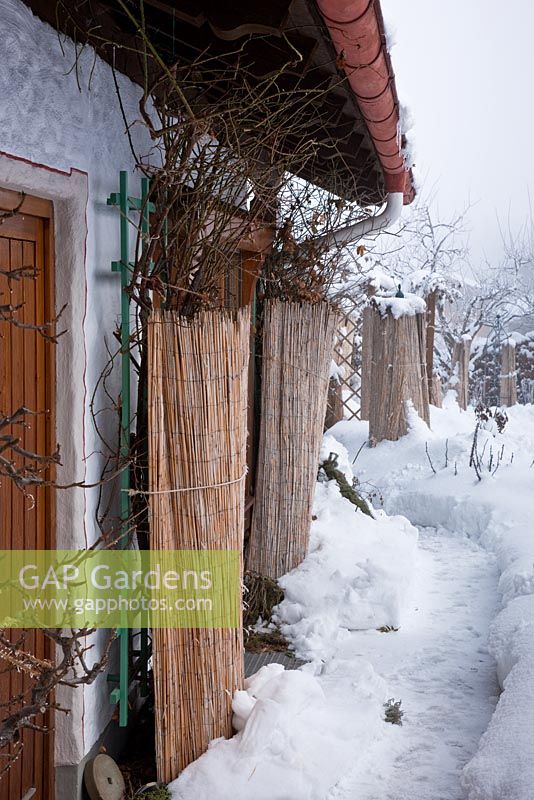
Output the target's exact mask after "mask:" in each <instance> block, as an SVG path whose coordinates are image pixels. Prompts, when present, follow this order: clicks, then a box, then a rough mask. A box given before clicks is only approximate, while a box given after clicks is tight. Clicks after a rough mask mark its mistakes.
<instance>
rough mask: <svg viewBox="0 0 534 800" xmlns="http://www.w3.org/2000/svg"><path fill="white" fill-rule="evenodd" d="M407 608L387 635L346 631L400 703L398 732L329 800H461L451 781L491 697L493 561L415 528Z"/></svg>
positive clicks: (456, 540)
mask: <svg viewBox="0 0 534 800" xmlns="http://www.w3.org/2000/svg"><path fill="white" fill-rule="evenodd" d="M420 548H421V550H420V564H419V568H418V570H417V575H418V578H417V581H418V582H417V584H416V586H415V591H414V596H413V600H412V607H411V609H410V610H409V612H408V613H407V615H406V619H405V622H404V624H403V626H402V628H401V630H399V631H398V632H396V633H378V632H374V631H369V632H364V633H355V634H354V635H353V637H352V640H351V643H350V645H349V646H348V648H347V652H346V653H345V654H344V655H345V656H346V657H348V658H350V656H351V655H352V654H355V653H360V654H361V655H363V656H364V657H365V658H367V659H369V661H371V663H372V664H373V666H374V667H375V669H376V671H377V672H378V673H380V674H381V675H383V676H384V678H385V679H386V681H387V683H388V685H389V687H390V690H391V694H392V696H394V698H395V699H396V700H398V699H401V700H402V708H403V709H404V712H405V714H404V718H403V725H402V727H398V726H394V725H391V726H387V727H388V735H387V737H386V738H385V740H382V741H381V742H380V743H379V744H378V745H377V746H375V747H374V748H373V749H372V751H371V753H370V755H369V757H367V758H366V762H365V766H364V767H363V770H362V767H361V765H360V768H359V769H358V770H357V772H356V773H355V774H354V775H353V776H352V777H350V778H347V779H345V780H343V781H342V782H341V783H340V784H338V786H337V787H336V789H334V790H333V791H332V793H331V795H330V798H331V800H334V799H335V800H463V798H464V797H465V794H464V792H463V791H462V789H461V786H460V775H461V771H462V768H463V767H464V765H465V764H466V762H467V761H468V760H469V759H470V758H471V756H472V755H473V754H474V752H475V750H476V748H477V744H478V741H479V739H480V736H481V735H482V733H483V732H484V730H485V729H486V727H487V725H488V722H489V719H490V717H491V715H492V713H493V710H494V708H495V704H496V700H497V692H498V687H497V681H496V676H495V666H494V663H493V660H492V658H491V657H490V656H489V655H488V653H487V650H486V639H487V633H488V626H489V623H490V622H491V620H492V619H493V617H494V616H495V613H496V604H497V597H498V593H497V589H496V586H497V570H496V567H495V564H494V560H493V558H492V557H491V556H490V555H488V553H487V552H486V551H485V550H482V549H481V548H480V547H479V546H477V545H476V544H475V543H473V542H471V541H470V540H469V539H467V538H465V537H463V536H455V535H453V534H451V533H449V532H445V531H441V532H440V531H436V530H435V529H433V528H426V529H425V528H423V529H421V539H420Z"/></svg>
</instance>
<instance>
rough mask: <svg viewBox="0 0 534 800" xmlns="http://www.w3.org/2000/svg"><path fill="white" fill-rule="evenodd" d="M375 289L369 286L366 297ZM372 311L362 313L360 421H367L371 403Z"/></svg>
mask: <svg viewBox="0 0 534 800" xmlns="http://www.w3.org/2000/svg"><path fill="white" fill-rule="evenodd" d="M374 293H375V289H374V288H373V287H372V286H369V288H368V289H367V296H368V297H372V296H373V295H374ZM372 356H373V309H372V308H370V307H367V308H364V310H363V313H362V377H361V387H360V419H369V406H370V402H371V369H372V363H373V358H372Z"/></svg>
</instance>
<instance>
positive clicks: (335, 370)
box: [329, 359, 345, 383]
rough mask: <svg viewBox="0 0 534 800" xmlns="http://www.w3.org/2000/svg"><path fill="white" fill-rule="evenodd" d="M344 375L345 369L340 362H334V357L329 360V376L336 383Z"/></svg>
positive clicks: (339, 381)
mask: <svg viewBox="0 0 534 800" xmlns="http://www.w3.org/2000/svg"><path fill="white" fill-rule="evenodd" d="M344 375H345V370H344V369H343V367H342V366H341V365H340V364H336V362H335V361H334V359H332V361H331V362H330V375H329V377H330V378H332V379H333V380H335V381H336V383H341V381H342V380H343V377H344Z"/></svg>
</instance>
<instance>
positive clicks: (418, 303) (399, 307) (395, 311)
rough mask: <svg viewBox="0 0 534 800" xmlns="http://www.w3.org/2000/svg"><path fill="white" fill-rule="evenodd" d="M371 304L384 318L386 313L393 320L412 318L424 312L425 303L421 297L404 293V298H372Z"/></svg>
mask: <svg viewBox="0 0 534 800" xmlns="http://www.w3.org/2000/svg"><path fill="white" fill-rule="evenodd" d="M373 303H374V304H375V305H376V306H377V307H378V309H379V311H380V313H381V315H382V316H383V317H384V316H385V315H386V314H387V313H388V311H389V313H390V314H391V315H392V316H393V317H394V318H395V319H399V317H413V316H415V315H416V314H423V313H424V312H425V311H426V303H425V301H424V300H423V298H422V297H419V296H418V295H416V294H410V293H409V292H406V293H405V295H404V297H380V296H379V295H376V296H375V297H373Z"/></svg>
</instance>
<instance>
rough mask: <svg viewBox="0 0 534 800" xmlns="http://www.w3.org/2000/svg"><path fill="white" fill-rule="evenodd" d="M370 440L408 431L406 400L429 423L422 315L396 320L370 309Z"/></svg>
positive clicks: (392, 437) (378, 439) (424, 321)
mask: <svg viewBox="0 0 534 800" xmlns="http://www.w3.org/2000/svg"><path fill="white" fill-rule="evenodd" d="M371 311H372V315H373V318H372V324H371V328H372V363H371V387H370V403H369V440H370V442H371V443H375V442H380V441H382V439H391V440H392V441H395V440H396V439H399V438H400V437H401V436H404V434H405V433H406V432H407V430H408V428H407V421H406V401H407V400H411V401H412V403H413V405H414V407H415V409H416V411H417V413H418V414H419V416H420V417H422V419H424V420H425V422H426V423H429V421H430V416H429V408H428V385H427V377H426V320H425V314H424V313H421V314H414V315H413V316H408V315H404V316H401V317H399V318H398V319H395V318H394V317H393V315H392V314H391V311H390V310H387V312H386V313H381V311H380V309H379V308H377V307H376V306H374V307H373V308H372V309H371Z"/></svg>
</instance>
